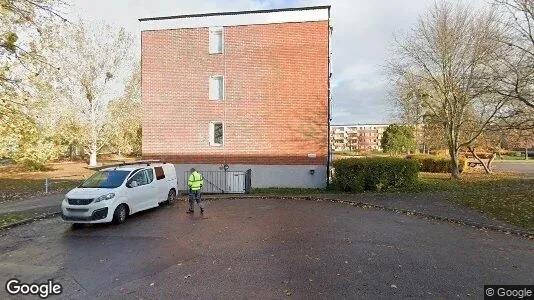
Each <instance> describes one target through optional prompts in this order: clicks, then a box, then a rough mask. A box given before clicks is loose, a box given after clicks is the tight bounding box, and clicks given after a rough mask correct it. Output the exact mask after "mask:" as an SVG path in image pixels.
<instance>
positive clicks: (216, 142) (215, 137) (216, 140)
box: [210, 122, 224, 146]
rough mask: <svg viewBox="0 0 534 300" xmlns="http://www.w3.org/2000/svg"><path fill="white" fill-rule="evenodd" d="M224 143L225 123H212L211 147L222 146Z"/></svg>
mask: <svg viewBox="0 0 534 300" xmlns="http://www.w3.org/2000/svg"><path fill="white" fill-rule="evenodd" d="M223 142H224V125H223V122H211V123H210V145H211V146H222V145H223Z"/></svg>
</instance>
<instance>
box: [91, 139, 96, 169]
mask: <svg viewBox="0 0 534 300" xmlns="http://www.w3.org/2000/svg"><path fill="white" fill-rule="evenodd" d="M89 151H90V153H89V166H90V167H96V166H97V161H96V156H97V145H96V141H93V142H92V143H91V149H90V150H89Z"/></svg>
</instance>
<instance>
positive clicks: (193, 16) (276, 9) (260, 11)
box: [138, 5, 331, 22]
mask: <svg viewBox="0 0 534 300" xmlns="http://www.w3.org/2000/svg"><path fill="white" fill-rule="evenodd" d="M330 7H331V6H330V5H318V6H304V7H288V8H273V9H260V10H240V11H226V12H216V13H202V14H188V15H176V16H163V17H150V18H140V19H138V20H139V22H144V21H159V20H171V19H185V18H202V17H212V16H229V15H246V14H264V13H273V12H282V11H302V10H319V9H328V10H330Z"/></svg>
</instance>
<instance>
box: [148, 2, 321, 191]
mask: <svg viewBox="0 0 534 300" xmlns="http://www.w3.org/2000/svg"><path fill="white" fill-rule="evenodd" d="M329 11H330V7H329V6H321V7H305V8H295V9H275V10H261V11H246V12H229V13H211V14H199V15H183V16H172V17H160V18H146V19H140V21H141V25H142V32H141V45H142V46H141V70H142V111H143V114H142V129H143V141H142V144H143V147H142V151H143V157H144V158H147V159H164V160H166V161H169V162H173V163H175V164H176V166H177V171H178V176H183V175H182V174H184V172H185V171H186V170H187V169H188V168H190V167H196V168H197V169H199V170H201V171H211V170H221V168H222V166H224V165H227V168H228V169H229V170H236V171H244V170H248V169H251V170H252V186H253V187H271V186H285V187H290V186H291V187H296V186H305V187H318V186H324V185H325V184H326V182H327V176H326V174H327V168H328V157H329V153H328V151H329V150H328V149H329V137H328V134H329V129H328V128H329V102H330V101H329V98H330V96H329V94H330V93H329V85H330V84H329V79H330V65H329V62H330V55H329V52H330V24H329V14H330V12H329Z"/></svg>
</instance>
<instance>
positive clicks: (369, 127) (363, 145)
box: [330, 124, 389, 151]
mask: <svg viewBox="0 0 534 300" xmlns="http://www.w3.org/2000/svg"><path fill="white" fill-rule="evenodd" d="M388 126H389V124H351V125H332V126H330V145H331V147H332V150H333V151H372V150H375V151H382V146H381V143H380V140H381V139H382V134H383V133H384V131H385V130H386V128H387V127H388Z"/></svg>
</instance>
